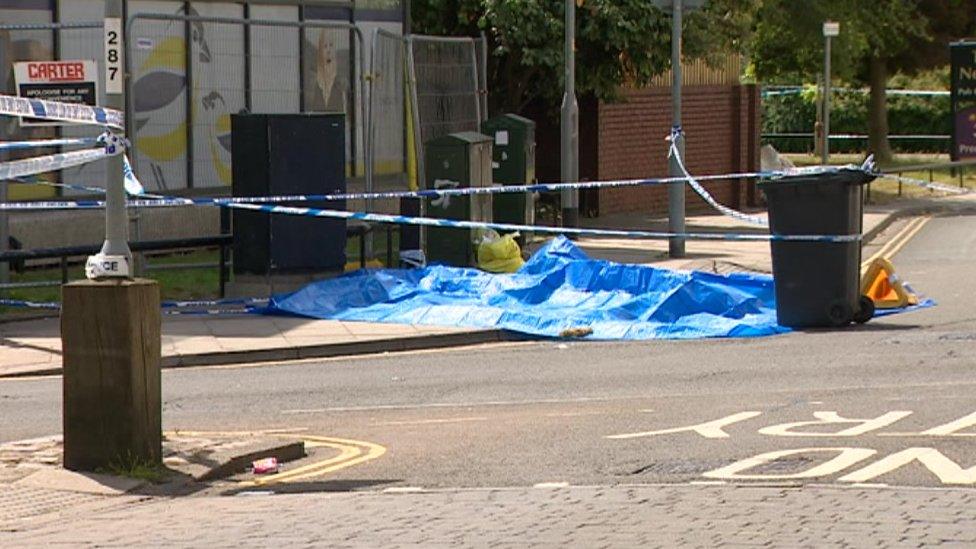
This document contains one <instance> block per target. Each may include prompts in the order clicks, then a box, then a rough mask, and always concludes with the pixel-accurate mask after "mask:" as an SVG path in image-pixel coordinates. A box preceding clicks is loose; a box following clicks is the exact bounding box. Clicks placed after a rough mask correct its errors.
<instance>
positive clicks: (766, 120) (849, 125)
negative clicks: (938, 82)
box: [762, 81, 952, 153]
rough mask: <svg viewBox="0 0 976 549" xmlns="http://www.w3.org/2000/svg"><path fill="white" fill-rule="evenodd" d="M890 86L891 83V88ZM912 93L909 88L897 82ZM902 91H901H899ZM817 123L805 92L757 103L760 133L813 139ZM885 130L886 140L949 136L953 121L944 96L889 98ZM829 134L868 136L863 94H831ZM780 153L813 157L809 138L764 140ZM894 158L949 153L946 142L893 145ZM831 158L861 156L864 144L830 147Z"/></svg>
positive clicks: (897, 142) (810, 97)
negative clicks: (759, 105) (889, 137)
mask: <svg viewBox="0 0 976 549" xmlns="http://www.w3.org/2000/svg"><path fill="white" fill-rule="evenodd" d="M894 83H895V82H894V81H893V84H894ZM898 83H899V84H903V85H905V87H911V84H912V82H910V81H908V82H900V81H899V82H898ZM899 87H901V86H899ZM816 118H817V108H816V94H815V93H814V90H813V87H812V86H808V87H807V88H805V89H804V90H803V91H802V92H801V93H798V94H784V95H773V96H768V97H764V98H763V99H762V133H763V134H771V133H812V132H813V126H814V123H815V122H816ZM888 130H889V134H890V135H949V134H950V133H951V132H952V121H951V116H950V112H949V97H948V96H904V95H889V96H888ZM830 133H831V134H858V135H866V134H867V133H868V94H867V93H864V92H859V91H845V92H835V93H834V94H833V95H832V96H831V104H830ZM763 143H769V144H771V145H773V147H775V148H776V149H777V150H779V151H780V152H794V153H803V152H812V151H813V140H812V139H811V138H782V137H781V138H765V137H764V138H763ZM891 147H892V150H894V151H895V152H903V153H909V152H930V153H931V152H936V153H945V152H948V150H949V142H948V140H929V139H925V140H921V139H893V140H892V141H891ZM830 150H831V152H839V153H843V152H849V153H860V152H864V151H866V150H867V140H866V139H844V140H840V139H837V140H834V139H832V140H831V142H830Z"/></svg>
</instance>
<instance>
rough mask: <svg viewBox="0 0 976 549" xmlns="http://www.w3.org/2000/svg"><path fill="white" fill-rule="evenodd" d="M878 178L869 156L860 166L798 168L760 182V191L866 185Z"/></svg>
mask: <svg viewBox="0 0 976 549" xmlns="http://www.w3.org/2000/svg"><path fill="white" fill-rule="evenodd" d="M877 177H878V172H877V169H876V168H875V165H874V158H873V157H871V156H869V157H868V158H867V160H865V161H864V163H863V164H861V165H860V166H855V165H853V164H850V165H847V166H837V167H835V166H814V167H810V168H798V169H795V170H791V171H789V172H786V173H783V174H777V175H775V176H773V177H770V178H769V179H764V180H762V181H760V182H759V189H761V190H766V189H775V188H783V187H785V186H792V185H809V184H817V183H820V184H822V183H829V184H847V185H866V184H868V183H870V182H872V181H874V180H875V179H877Z"/></svg>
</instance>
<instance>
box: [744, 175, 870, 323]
mask: <svg viewBox="0 0 976 549" xmlns="http://www.w3.org/2000/svg"><path fill="white" fill-rule="evenodd" d="M874 178H875V176H874V175H872V173H871V172H870V171H869V169H866V168H862V169H859V168H856V167H850V168H841V169H837V170H830V171H824V172H820V173H815V172H801V173H799V174H797V175H786V176H781V177H776V178H773V179H769V180H766V181H761V182H760V183H759V188H760V190H762V191H763V193H764V194H765V195H766V203H767V205H768V206H769V232H770V234H773V235H794V236H795V235H859V234H861V228H862V222H863V219H862V214H863V211H862V204H863V188H864V185H865V184H867V183H870V182H871V181H873V180H874ZM770 248H771V250H772V259H773V279H774V283H775V285H776V319H777V322H779V324H780V325H782V326H789V327H791V328H813V327H839V326H846V325H848V324H850V323H851V322H857V323H864V322H867V321H868V320H870V319H871V317H872V316H873V315H874V302H873V301H871V299H870V298H869V297H867V296H862V295H861V294H860V274H861V273H860V271H861V241H860V239H858V240H855V241H846V242H845V241H840V242H837V241H834V242H831V241H791V240H773V241H771V242H770Z"/></svg>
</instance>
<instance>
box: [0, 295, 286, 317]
mask: <svg viewBox="0 0 976 549" xmlns="http://www.w3.org/2000/svg"><path fill="white" fill-rule="evenodd" d="M267 303H268V298H266V297H265V298H259V297H248V298H229V299H211V300H198V301H163V302H162V303H161V304H160V306H161V307H162V309H163V311H164V312H165V313H166V314H228V313H230V314H233V313H240V312H249V311H250V310H251V309H252V308H254V307H255V306H258V305H267ZM227 306H235V307H238V308H236V309H217V308H215V307H227ZM0 307H18V308H26V309H47V310H60V309H61V304H60V303H58V302H56V301H28V300H23V299H0Z"/></svg>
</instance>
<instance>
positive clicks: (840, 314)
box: [827, 301, 854, 327]
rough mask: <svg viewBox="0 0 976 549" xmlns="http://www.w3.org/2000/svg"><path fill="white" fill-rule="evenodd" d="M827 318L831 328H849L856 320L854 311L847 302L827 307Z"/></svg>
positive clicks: (833, 303) (835, 303)
mask: <svg viewBox="0 0 976 549" xmlns="http://www.w3.org/2000/svg"><path fill="white" fill-rule="evenodd" d="M827 318H828V319H829V320H830V325H831V326H836V327H840V326H847V325H848V324H850V323H851V320H852V319H853V318H854V311H853V309H852V308H851V306H850V304H849V303H847V302H846V301H834V302H832V303H831V304H830V305H828V306H827Z"/></svg>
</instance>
